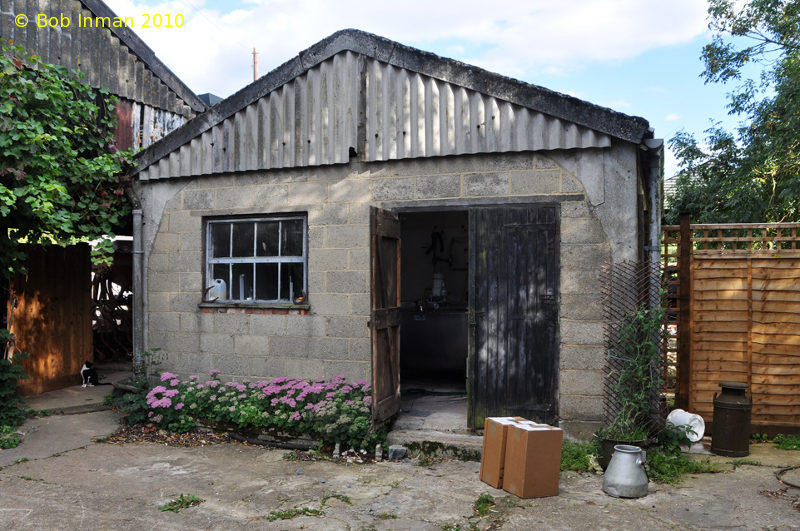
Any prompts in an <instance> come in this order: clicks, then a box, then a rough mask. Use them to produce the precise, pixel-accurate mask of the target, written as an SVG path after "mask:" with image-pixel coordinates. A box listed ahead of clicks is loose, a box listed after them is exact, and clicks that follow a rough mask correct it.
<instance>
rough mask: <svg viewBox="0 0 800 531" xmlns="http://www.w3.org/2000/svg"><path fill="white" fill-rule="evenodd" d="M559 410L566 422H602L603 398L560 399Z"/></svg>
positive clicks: (574, 397)
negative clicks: (576, 420)
mask: <svg viewBox="0 0 800 531" xmlns="http://www.w3.org/2000/svg"><path fill="white" fill-rule="evenodd" d="M558 410H559V413H560V416H561V418H562V419H564V420H570V419H582V420H602V419H603V397H602V396H600V395H566V394H562V395H561V397H560V399H559V404H558Z"/></svg>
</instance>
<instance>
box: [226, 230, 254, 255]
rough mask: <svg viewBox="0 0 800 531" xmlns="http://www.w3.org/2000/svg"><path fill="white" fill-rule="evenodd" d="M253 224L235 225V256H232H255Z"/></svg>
mask: <svg viewBox="0 0 800 531" xmlns="http://www.w3.org/2000/svg"><path fill="white" fill-rule="evenodd" d="M254 232H255V225H254V224H253V223H234V224H233V254H232V255H231V256H253V234H254Z"/></svg>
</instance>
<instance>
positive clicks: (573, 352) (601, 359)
mask: <svg viewBox="0 0 800 531" xmlns="http://www.w3.org/2000/svg"><path fill="white" fill-rule="evenodd" d="M558 361H559V366H560V368H561V370H562V371H563V370H570V369H571V370H595V371H602V370H603V369H604V368H605V366H606V352H605V347H604V346H603V344H602V343H599V344H596V345H562V346H561V356H560V358H559V360H558ZM562 390H563V389H562Z"/></svg>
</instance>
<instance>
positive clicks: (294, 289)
mask: <svg viewBox="0 0 800 531" xmlns="http://www.w3.org/2000/svg"><path fill="white" fill-rule="evenodd" d="M302 291H303V264H291V263H290V264H287V263H282V264H281V300H287V301H288V300H291V301H292V302H294V299H296V298H297V296H298V295H300V292H302ZM290 297H291V299H290Z"/></svg>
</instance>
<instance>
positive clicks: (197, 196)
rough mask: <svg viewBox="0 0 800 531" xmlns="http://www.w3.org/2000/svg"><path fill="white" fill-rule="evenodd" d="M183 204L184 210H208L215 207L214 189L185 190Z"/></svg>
mask: <svg viewBox="0 0 800 531" xmlns="http://www.w3.org/2000/svg"><path fill="white" fill-rule="evenodd" d="M182 206H183V208H184V210H206V209H210V208H214V191H213V190H184V192H183V203H182Z"/></svg>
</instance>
